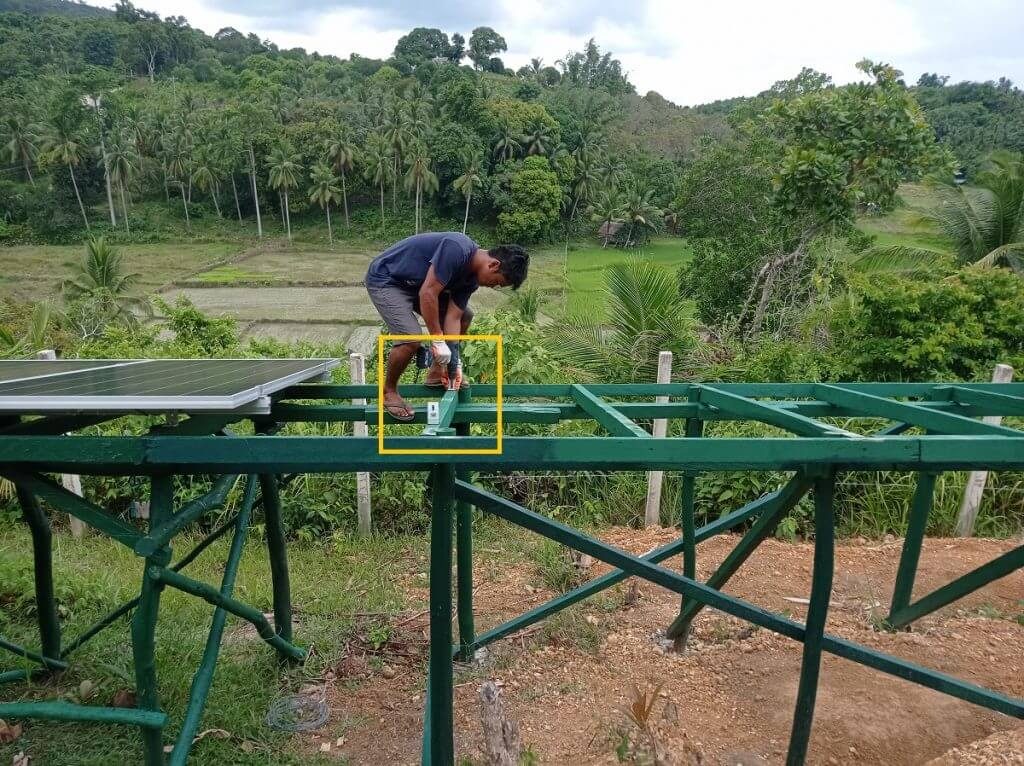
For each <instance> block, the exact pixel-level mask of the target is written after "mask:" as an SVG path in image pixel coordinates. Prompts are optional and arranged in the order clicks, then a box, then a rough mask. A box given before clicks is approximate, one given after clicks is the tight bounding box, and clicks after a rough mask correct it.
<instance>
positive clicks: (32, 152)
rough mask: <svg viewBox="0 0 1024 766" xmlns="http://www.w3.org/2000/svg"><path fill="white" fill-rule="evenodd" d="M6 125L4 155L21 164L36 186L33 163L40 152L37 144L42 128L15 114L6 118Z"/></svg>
mask: <svg viewBox="0 0 1024 766" xmlns="http://www.w3.org/2000/svg"><path fill="white" fill-rule="evenodd" d="M4 123H5V127H6V134H7V143H6V144H4V153H5V154H6V155H7V156H8V157H10V159H11V162H20V163H21V167H22V168H23V169H24V171H25V176H26V178H28V180H29V183H31V184H32V185H33V186H35V185H36V180H35V179H34V178H33V177H32V163H34V162H35V161H36V154H37V153H38V151H39V148H38V146H37V144H38V141H39V134H40V132H41V131H42V128H41V127H40V126H39V125H36V124H35V123H33V122H31V121H29V120H28V119H26V118H25V117H22V116H21V115H19V114H13V113H11V114H8V115H7V116H6V117H5V118H4Z"/></svg>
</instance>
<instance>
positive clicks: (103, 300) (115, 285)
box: [61, 237, 145, 324]
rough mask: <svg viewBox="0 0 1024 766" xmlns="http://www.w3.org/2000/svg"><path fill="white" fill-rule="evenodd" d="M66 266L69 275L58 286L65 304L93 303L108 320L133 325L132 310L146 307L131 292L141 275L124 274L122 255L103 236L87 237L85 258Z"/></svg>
mask: <svg viewBox="0 0 1024 766" xmlns="http://www.w3.org/2000/svg"><path fill="white" fill-rule="evenodd" d="M68 266H69V267H70V268H71V276H69V277H68V278H67V279H65V280H64V282H63V283H62V284H61V294H62V295H63V297H64V301H65V302H66V303H74V302H77V301H82V300H85V299H89V300H93V301H95V302H96V303H97V304H98V305H99V306H100V307H102V309H103V311H104V312H105V313H106V315H107V318H108V319H116V320H122V321H125V322H127V323H129V324H131V323H134V322H135V319H136V314H135V312H134V311H133V310H132V309H136V308H140V307H142V306H143V305H144V304H145V300H144V299H143V298H141V297H140V296H139V295H137V294H136V293H135V292H134V288H135V285H136V283H137V281H138V279H139V276H140V275H139V274H134V273H126V272H125V270H124V261H123V259H122V257H121V254H120V253H119V252H118V251H117V250H116V249H114V248H113V247H111V246H110V245H108V244H107V243H106V241H105V240H104V239H103V237H90V238H89V239H88V240H87V241H86V245H85V257H84V258H83V259H82V260H80V261H76V262H74V263H70V264H68Z"/></svg>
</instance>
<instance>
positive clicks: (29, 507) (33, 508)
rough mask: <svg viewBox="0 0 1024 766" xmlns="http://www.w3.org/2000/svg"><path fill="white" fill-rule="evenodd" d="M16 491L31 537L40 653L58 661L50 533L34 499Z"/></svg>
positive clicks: (18, 489) (32, 496)
mask: <svg viewBox="0 0 1024 766" xmlns="http://www.w3.org/2000/svg"><path fill="white" fill-rule="evenodd" d="M17 491H18V502H19V503H21V512H22V515H23V516H24V517H25V523H26V524H28V528H29V530H30V531H31V533H32V556H33V559H34V570H35V581H36V582H35V585H36V618H37V620H38V622H39V642H40V644H39V645H40V652H41V654H42V655H43V657H47V658H50V659H54V660H59V659H60V618H59V616H58V615H57V600H56V598H55V597H54V592H53V535H52V533H51V532H50V522H49V521H48V520H47V518H46V514H45V513H43V509H42V508H41V507H40V506H39V501H38V500H36V497H35V495H33V494H32V493H31V492H29V491H28V490H27V489H23V488H22V487H21V486H19V487H18V488H17Z"/></svg>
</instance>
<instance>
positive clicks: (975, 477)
mask: <svg viewBox="0 0 1024 766" xmlns="http://www.w3.org/2000/svg"><path fill="white" fill-rule="evenodd" d="M1011 380H1013V368H1012V367H1011V366H1010V365H1008V364H997V365H996V369H995V371H994V372H993V373H992V382H993V383H1009V382H1010V381H1011ZM982 421H983V422H985V423H988V424H990V425H993V426H998V425H1000V424H1001V423H1002V422H1003V419H1002V417H1000V416H999V415H986V416H985V417H983V418H982ZM987 482H988V471H971V473H970V475H969V476H968V477H967V486H966V487H964V500H963V502H962V503H961V504H960V515H959V516H957V518H956V536H957V537H970V536H972V535H973V534H974V523H975V521H977V519H978V511H979V510H981V496H982V495H983V494H984V493H985V484H986V483H987Z"/></svg>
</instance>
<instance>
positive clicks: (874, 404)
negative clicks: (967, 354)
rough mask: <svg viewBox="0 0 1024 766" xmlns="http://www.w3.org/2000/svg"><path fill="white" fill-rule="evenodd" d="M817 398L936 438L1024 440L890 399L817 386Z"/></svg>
mask: <svg viewBox="0 0 1024 766" xmlns="http://www.w3.org/2000/svg"><path fill="white" fill-rule="evenodd" d="M1001 385H1007V384H1001ZM816 396H817V397H818V398H819V399H824V400H825V401H827V402H832V404H835V405H838V406H841V407H850V408H853V409H858V410H860V411H861V412H863V413H864V414H865V415H872V416H875V417H881V418H889V419H890V420H899V421H902V422H904V423H912V424H914V425H915V426H918V427H920V428H927V429H928V430H929V431H932V432H934V433H935V434H954V435H961V436H968V435H974V436H1010V437H1017V438H1020V437H1024V431H1017V430H1014V429H1013V428H1006V427H1005V426H995V425H989V424H988V423H980V422H978V421H977V420H972V419H971V418H967V417H964V416H963V415H954V414H952V413H949V412H939V411H936V410H934V409H930V408H927V407H919V406H917V405H916V404H910V403H908V402H896V401H893V400H892V399H885V398H883V397H880V396H874V395H872V394H865V393H861V392H859V391H854V390H852V389H849V388H841V387H839V386H827V385H818V386H816Z"/></svg>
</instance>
